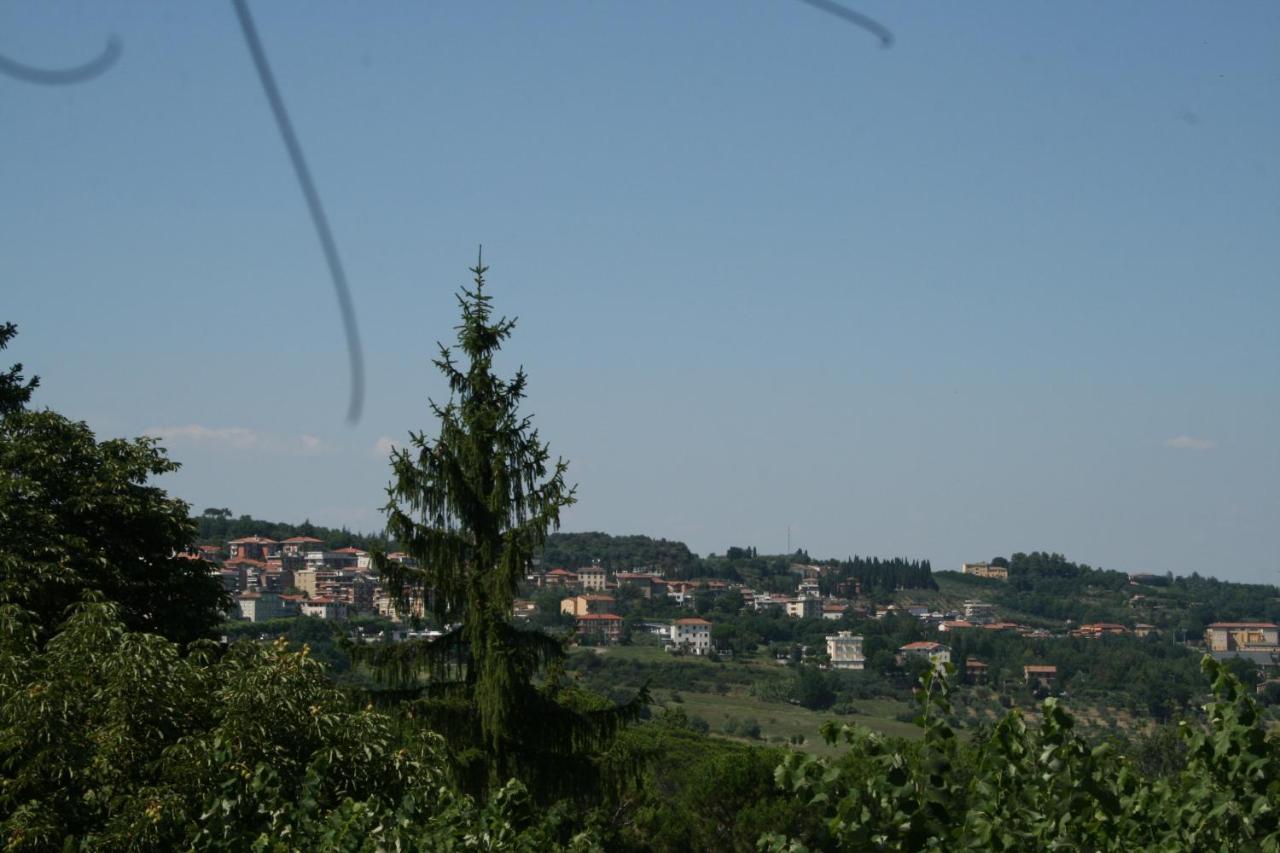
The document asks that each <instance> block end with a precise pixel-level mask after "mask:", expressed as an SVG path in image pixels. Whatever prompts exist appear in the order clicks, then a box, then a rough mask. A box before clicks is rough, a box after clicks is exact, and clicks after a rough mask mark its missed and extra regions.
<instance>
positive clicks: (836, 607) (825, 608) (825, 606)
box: [822, 601, 849, 622]
mask: <svg viewBox="0 0 1280 853" xmlns="http://www.w3.org/2000/svg"><path fill="white" fill-rule="evenodd" d="M848 610H849V605H847V604H840V603H837V602H834V601H824V602H823V603H822V618H823V619H830V620H831V621H833V622H836V621H839V620H841V619H843V618H844V614H845V613H846V612H847V611H848Z"/></svg>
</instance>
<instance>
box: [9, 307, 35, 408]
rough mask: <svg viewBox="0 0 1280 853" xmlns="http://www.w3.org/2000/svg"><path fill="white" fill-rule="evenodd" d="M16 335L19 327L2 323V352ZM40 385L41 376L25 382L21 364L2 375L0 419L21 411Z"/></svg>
mask: <svg viewBox="0 0 1280 853" xmlns="http://www.w3.org/2000/svg"><path fill="white" fill-rule="evenodd" d="M16 334H18V327H17V326H15V325H14V324H13V323H0V350H3V349H7V348H8V346H9V341H10V340H12V339H13V336H14V335H16ZM39 385H40V377H39V376H33V377H31V379H29V380H27V381H23V377H22V365H21V364H15V365H13V366H12V367H10V368H9V369H8V370H6V371H4V372H3V373H0V417H3V416H4V415H7V414H10V413H11V412H18V411H21V410H22V409H23V408H24V407H25V406H26V405H27V403H29V402H30V401H31V392H33V391H35V390H36V388H38V387H39Z"/></svg>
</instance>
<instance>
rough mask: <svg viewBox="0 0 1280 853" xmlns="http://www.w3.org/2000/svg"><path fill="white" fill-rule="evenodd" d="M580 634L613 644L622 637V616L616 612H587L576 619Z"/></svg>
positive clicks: (599, 641) (598, 641)
mask: <svg viewBox="0 0 1280 853" xmlns="http://www.w3.org/2000/svg"><path fill="white" fill-rule="evenodd" d="M575 624H576V625H577V627H578V636H579V637H582V638H583V639H589V640H591V641H594V642H596V643H601V644H605V645H613V644H615V643H617V642H618V641H620V640H621V639H622V617H621V616H619V615H618V614H616V613H587V614H585V615H582V616H579V617H578V618H577V619H576V620H575Z"/></svg>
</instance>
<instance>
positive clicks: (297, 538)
mask: <svg viewBox="0 0 1280 853" xmlns="http://www.w3.org/2000/svg"><path fill="white" fill-rule="evenodd" d="M323 541H324V540H323V539H317V538H316V537H314V536H290V537H289V538H288V539H285V540H284V543H289V542H323ZM284 543H282V544H284Z"/></svg>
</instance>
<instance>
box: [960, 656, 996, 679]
mask: <svg viewBox="0 0 1280 853" xmlns="http://www.w3.org/2000/svg"><path fill="white" fill-rule="evenodd" d="M990 672H991V666H990V664H987V663H985V662H983V661H980V660H978V659H977V658H966V659H965V662H964V680H965V681H967V682H968V683H970V684H986V683H987V675H988V673H990Z"/></svg>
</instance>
